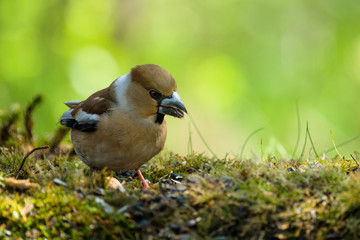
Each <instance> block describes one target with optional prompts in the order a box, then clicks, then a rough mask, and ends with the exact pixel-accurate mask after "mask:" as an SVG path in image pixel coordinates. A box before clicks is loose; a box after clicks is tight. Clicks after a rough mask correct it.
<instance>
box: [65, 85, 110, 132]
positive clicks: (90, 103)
mask: <svg viewBox="0 0 360 240" xmlns="http://www.w3.org/2000/svg"><path fill="white" fill-rule="evenodd" d="M106 93H107V92H106V89H103V90H101V91H99V92H96V93H94V94H93V95H91V96H90V97H89V98H88V99H86V100H85V101H82V102H81V101H70V102H66V103H65V104H66V105H67V106H69V107H70V108H71V109H69V110H67V111H66V112H65V113H64V114H63V115H62V116H61V118H60V124H61V125H63V126H66V127H70V128H73V129H78V130H80V131H82V132H93V131H95V130H96V126H97V123H98V121H99V118H100V116H101V115H102V114H105V113H107V112H109V111H110V110H111V109H112V108H113V107H114V105H115V100H114V99H113V98H112V97H111V95H110V96H109V95H108V94H106Z"/></svg>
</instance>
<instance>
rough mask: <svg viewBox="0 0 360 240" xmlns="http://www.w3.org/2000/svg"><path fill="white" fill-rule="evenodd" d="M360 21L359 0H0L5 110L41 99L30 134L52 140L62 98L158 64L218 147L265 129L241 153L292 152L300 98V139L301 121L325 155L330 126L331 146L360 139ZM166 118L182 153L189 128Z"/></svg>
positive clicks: (0, 102) (171, 143)
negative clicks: (38, 96) (39, 96)
mask: <svg viewBox="0 0 360 240" xmlns="http://www.w3.org/2000/svg"><path fill="white" fill-rule="evenodd" d="M359 22H360V5H359V4H358V2H357V1H356V0H349V1H338V0H315V1H310V0H295V1H266V0H256V1H252V0H226V1H216V0H209V1H204V2H202V1H190V0H188V1H183V0H181V1H180V0H172V1H161V0H153V1H145V0H132V1H127V0H109V1H105V2H99V1H95V0H88V1H84V0H78V1H59V0H49V1H36V2H29V1H25V0H15V1H0V52H1V58H0V108H3V109H4V108H7V109H9V108H10V104H11V103H13V102H20V103H21V104H24V103H25V102H28V101H30V100H31V99H32V98H33V97H34V96H35V95H36V94H38V93H40V94H43V96H44V99H45V104H44V105H43V106H42V107H41V108H39V109H37V110H36V111H35V120H36V121H35V122H36V124H35V130H36V132H37V133H40V134H41V135H42V136H47V135H46V134H47V133H49V132H51V131H53V130H54V129H55V127H56V123H57V122H58V119H59V117H60V116H61V114H62V112H63V111H65V110H66V107H65V106H64V105H63V104H62V102H64V101H68V100H72V99H74V100H76V99H79V100H81V99H84V98H86V97H87V96H88V95H89V94H90V93H92V92H94V91H96V90H98V89H101V88H103V87H106V86H108V85H109V84H110V83H111V81H112V80H114V79H115V78H116V77H118V76H119V75H122V74H125V73H127V72H128V71H129V69H130V68H131V67H133V66H135V65H138V64H144V63H154V64H158V65H161V66H163V67H164V68H166V69H168V70H169V71H170V72H171V73H172V74H173V76H174V77H175V79H176V80H177V82H178V86H179V92H180V95H181V96H182V98H183V100H184V102H185V105H186V106H187V108H188V110H189V113H190V114H191V115H192V116H193V117H194V119H195V121H196V122H197V123H198V124H199V126H200V131H201V132H202V134H203V135H204V138H205V139H207V141H208V143H209V145H210V146H211V147H212V148H213V150H214V151H215V152H217V153H224V152H232V153H234V154H239V152H240V149H241V146H242V144H243V142H244V140H245V139H246V137H247V136H248V135H249V134H250V133H251V132H252V131H253V130H255V129H258V128H261V127H264V128H265V129H264V131H262V132H261V133H258V134H256V135H255V136H254V137H253V138H252V139H251V140H250V142H249V146H248V147H247V149H246V156H248V157H249V156H250V153H251V151H255V152H259V150H260V149H262V150H263V151H264V152H265V153H266V152H268V153H271V154H273V153H275V152H277V153H278V154H280V155H282V156H287V157H289V156H291V153H292V151H293V149H294V146H295V142H296V139H297V134H298V132H297V116H296V107H295V106H296V101H298V102H299V106H300V108H299V109H300V116H301V123H302V125H301V133H302V136H304V133H305V127H304V126H305V124H304V123H305V121H306V120H308V121H309V124H310V126H311V129H312V135H313V136H315V137H314V142H315V144H316V145H317V146H318V148H319V152H322V151H323V150H324V149H327V148H329V147H331V146H332V145H331V140H330V134H329V131H330V129H331V130H332V131H333V132H334V136H335V140H336V141H338V142H342V141H346V140H347V139H350V138H353V137H354V136H357V135H358V134H359V129H360V126H359V124H358V122H359V117H360V111H358V108H357V103H358V102H359V100H360V99H359V98H360V95H359V94H358V92H359V90H360V29H359V27H358V23H359ZM168 121H169V139H168V143H167V144H168V148H170V149H172V150H174V151H176V152H180V153H184V152H186V146H187V139H188V136H186V135H185V134H184V132H185V131H184V130H185V129H187V128H188V124H187V122H185V121H182V122H181V121H175V120H172V119H169V120H168ZM191 131H192V130H191V129H189V133H190V132H191ZM302 139H303V138H302ZM192 141H193V143H194V148H195V150H197V151H206V148H205V147H204V145H203V144H202V143H201V141H200V138H199V137H198V136H197V135H196V134H194V136H193V137H192ZM359 144H360V141H359V140H357V141H354V142H352V143H351V144H348V145H347V146H345V147H347V148H348V149H350V150H351V151H353V150H354V149H358V147H357V146H358V145H359ZM297 154H300V150H299V151H298V153H297Z"/></svg>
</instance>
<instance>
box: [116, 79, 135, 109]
mask: <svg viewBox="0 0 360 240" xmlns="http://www.w3.org/2000/svg"><path fill="white" fill-rule="evenodd" d="M130 82H131V75H130V73H128V74H125V75H122V76H120V77H118V79H116V80H115V83H114V86H115V96H116V100H117V104H118V106H119V108H120V109H121V110H122V111H124V112H128V111H129V102H128V100H127V99H126V92H127V90H128V88H129V85H130Z"/></svg>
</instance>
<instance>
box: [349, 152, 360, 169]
mask: <svg viewBox="0 0 360 240" xmlns="http://www.w3.org/2000/svg"><path fill="white" fill-rule="evenodd" d="M350 156H351V157H352V159H353V160H354V161H355V163H356V164H357V165H358V167H360V165H359V163H358V162H357V161H356V159H355V158H354V156H353V155H352V154H350Z"/></svg>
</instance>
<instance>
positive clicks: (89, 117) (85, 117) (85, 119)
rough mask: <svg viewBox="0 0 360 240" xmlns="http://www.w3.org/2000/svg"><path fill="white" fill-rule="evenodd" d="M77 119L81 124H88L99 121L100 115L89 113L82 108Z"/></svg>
mask: <svg viewBox="0 0 360 240" xmlns="http://www.w3.org/2000/svg"><path fill="white" fill-rule="evenodd" d="M75 119H76V121H77V122H78V123H80V124H87V123H90V122H97V121H98V120H99V115H97V114H89V113H86V112H84V111H82V110H80V111H79V112H78V113H77V114H76V116H75Z"/></svg>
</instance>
